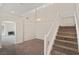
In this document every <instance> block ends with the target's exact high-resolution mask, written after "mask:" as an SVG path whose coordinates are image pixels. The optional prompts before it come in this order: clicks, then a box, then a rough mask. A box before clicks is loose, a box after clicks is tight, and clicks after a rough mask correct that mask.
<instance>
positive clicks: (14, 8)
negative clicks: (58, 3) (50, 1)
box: [0, 3, 45, 15]
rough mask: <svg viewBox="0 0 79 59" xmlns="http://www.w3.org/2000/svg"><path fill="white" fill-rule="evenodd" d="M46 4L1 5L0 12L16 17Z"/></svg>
mask: <svg viewBox="0 0 79 59" xmlns="http://www.w3.org/2000/svg"><path fill="white" fill-rule="evenodd" d="M44 4H45V3H0V12H9V13H13V14H15V15H21V14H23V13H27V12H29V11H31V10H32V9H35V8H37V7H40V6H42V5H44Z"/></svg>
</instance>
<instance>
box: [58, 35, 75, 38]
mask: <svg viewBox="0 0 79 59" xmlns="http://www.w3.org/2000/svg"><path fill="white" fill-rule="evenodd" d="M57 36H59V37H66V38H76V37H71V36H64V35H57Z"/></svg>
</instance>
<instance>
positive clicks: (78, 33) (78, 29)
mask: <svg viewBox="0 0 79 59" xmlns="http://www.w3.org/2000/svg"><path fill="white" fill-rule="evenodd" d="M74 9H75V10H74V18H75V25H76V33H77V42H78V52H79V24H78V23H79V22H78V15H77V8H76V5H74Z"/></svg>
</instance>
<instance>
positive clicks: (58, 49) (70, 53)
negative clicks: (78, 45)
mask: <svg viewBox="0 0 79 59" xmlns="http://www.w3.org/2000/svg"><path fill="white" fill-rule="evenodd" d="M54 50H57V51H60V52H62V53H66V54H67V55H76V54H77V55H78V52H75V51H71V50H67V49H63V48H60V47H56V46H54V49H53V51H54Z"/></svg>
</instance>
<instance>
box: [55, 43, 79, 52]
mask: <svg viewBox="0 0 79 59" xmlns="http://www.w3.org/2000/svg"><path fill="white" fill-rule="evenodd" d="M55 46H56V47H60V48H63V49H67V50H71V51H75V52H78V50H77V49H75V48H70V47H67V46H62V45H57V44H55Z"/></svg>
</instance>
